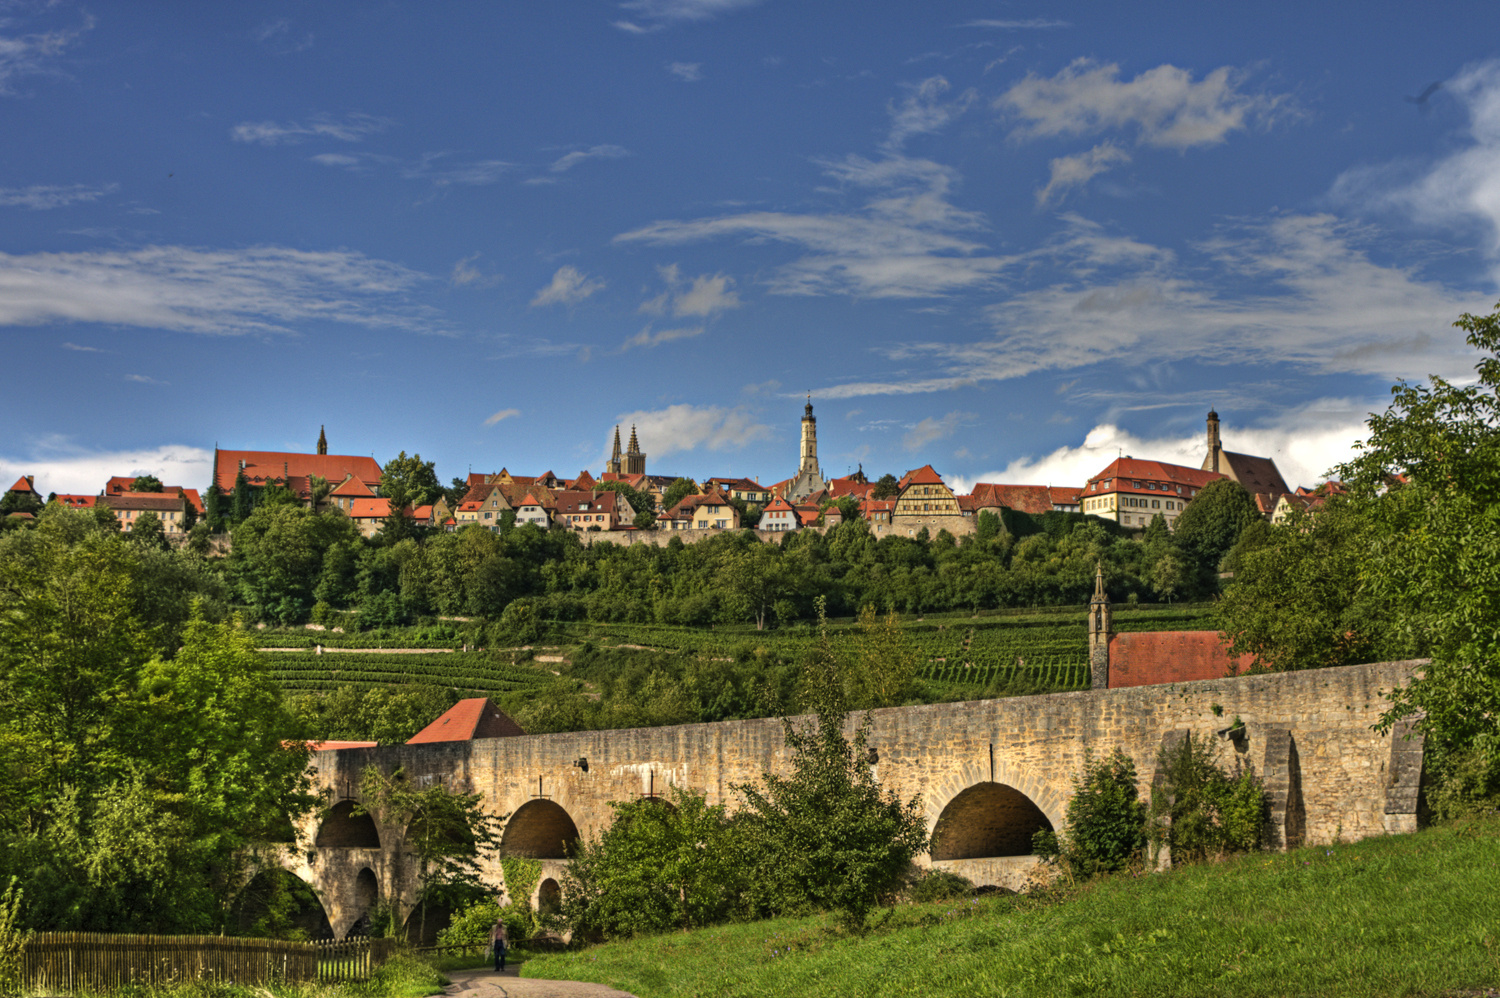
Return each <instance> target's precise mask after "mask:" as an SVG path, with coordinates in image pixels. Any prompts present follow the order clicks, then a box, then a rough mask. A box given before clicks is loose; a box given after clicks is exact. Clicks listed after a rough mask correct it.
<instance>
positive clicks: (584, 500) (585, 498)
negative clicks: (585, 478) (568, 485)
mask: <svg viewBox="0 0 1500 998" xmlns="http://www.w3.org/2000/svg"><path fill="white" fill-rule="evenodd" d="M556 497H557V512H559V513H584V512H587V513H616V512H619V510H620V493H618V492H613V491H610V490H608V489H606V490H605V491H603V492H576V491H571V490H570V491H567V492H558V493H556ZM585 504H586V505H587V506H588V507H589V508H588V509H587V510H585V509H582V508H581V507H583V506H584V505H585Z"/></svg>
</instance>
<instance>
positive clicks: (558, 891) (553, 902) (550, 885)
mask: <svg viewBox="0 0 1500 998" xmlns="http://www.w3.org/2000/svg"><path fill="white" fill-rule="evenodd" d="M536 910H537V913H538V914H541V915H557V914H561V913H562V888H561V887H560V886H558V883H557V881H556V880H553V879H552V878H551V877H548V878H547V879H546V880H543V881H542V886H540V887H538V888H537V892H536Z"/></svg>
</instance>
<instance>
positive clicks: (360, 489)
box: [328, 475, 375, 497]
mask: <svg viewBox="0 0 1500 998" xmlns="http://www.w3.org/2000/svg"><path fill="white" fill-rule="evenodd" d="M328 494H329V495H331V496H359V497H369V496H373V495H374V494H375V490H374V489H372V488H371V487H370V486H368V485H366V484H365V483H364V482H362V481H360V480H359V479H358V478H355V477H354V476H353V475H350V476H349V477H348V478H346V479H345V480H344V481H342V482H340V483H339V487H338V488H336V489H334V490H333V491H332V492H330V493H328Z"/></svg>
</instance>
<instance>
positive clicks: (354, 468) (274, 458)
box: [214, 450, 380, 497]
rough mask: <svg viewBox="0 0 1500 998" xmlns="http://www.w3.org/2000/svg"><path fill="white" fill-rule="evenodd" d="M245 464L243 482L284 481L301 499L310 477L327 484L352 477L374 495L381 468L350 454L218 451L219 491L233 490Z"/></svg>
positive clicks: (216, 479) (216, 473)
mask: <svg viewBox="0 0 1500 998" xmlns="http://www.w3.org/2000/svg"><path fill="white" fill-rule="evenodd" d="M241 461H243V462H244V463H245V468H244V470H245V481H246V482H248V483H250V484H251V485H254V486H263V485H266V484H267V483H269V482H271V481H279V480H281V479H283V478H285V479H286V482H285V485H286V487H287V488H289V489H292V490H293V491H294V492H296V493H297V494H298V495H300V496H304V497H305V496H307V495H309V494H311V491H312V488H311V485H310V483H309V482H308V479H309V478H310V477H312V476H313V475H316V476H318V477H319V478H322V479H325V480H327V481H330V482H342V481H343V480H344V479H345V478H346V477H348V476H349V475H353V476H354V477H355V478H358V479H359V480H360V481H361V482H364V483H365V484H366V485H368V486H369V487H370V489H371V490H372V491H373V490H374V489H376V488H378V487H379V486H380V465H378V464H376V463H375V459H374V458H373V457H363V456H359V455H352V454H291V453H283V452H281V451H267V450H221V451H218V452H217V462H216V464H215V466H214V482H215V483H216V484H217V485H218V486H219V491H221V492H228V491H229V490H231V489H233V488H234V479H235V477H236V476H237V475H238V474H239V472H240V462H241Z"/></svg>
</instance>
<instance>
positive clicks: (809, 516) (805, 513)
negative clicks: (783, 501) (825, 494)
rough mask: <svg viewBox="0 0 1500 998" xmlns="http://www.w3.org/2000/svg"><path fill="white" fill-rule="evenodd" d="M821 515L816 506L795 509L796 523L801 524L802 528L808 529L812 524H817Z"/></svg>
mask: <svg viewBox="0 0 1500 998" xmlns="http://www.w3.org/2000/svg"><path fill="white" fill-rule="evenodd" d="M822 515H823V514H822V513H821V512H819V510H818V508H817V507H816V506H814V507H812V508H808V507H806V506H798V507H797V522H799V523H801V524H802V525H803V526H804V527H810V526H812V525H813V524H814V523H817V522H818V517H820V516H822Z"/></svg>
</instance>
